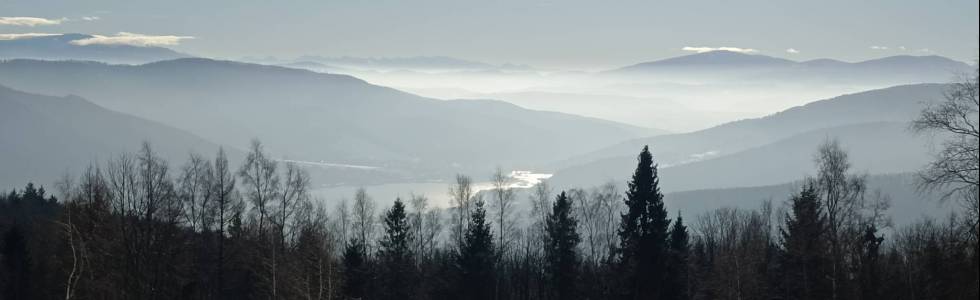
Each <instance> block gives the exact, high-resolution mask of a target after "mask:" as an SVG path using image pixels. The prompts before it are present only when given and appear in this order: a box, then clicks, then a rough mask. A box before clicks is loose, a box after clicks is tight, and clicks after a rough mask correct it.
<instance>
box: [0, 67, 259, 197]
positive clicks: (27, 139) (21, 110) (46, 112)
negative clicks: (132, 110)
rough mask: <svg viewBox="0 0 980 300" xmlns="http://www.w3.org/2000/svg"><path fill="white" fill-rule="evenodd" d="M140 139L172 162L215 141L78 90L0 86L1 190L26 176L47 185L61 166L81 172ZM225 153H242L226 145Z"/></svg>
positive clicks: (211, 149)
mask: <svg viewBox="0 0 980 300" xmlns="http://www.w3.org/2000/svg"><path fill="white" fill-rule="evenodd" d="M143 141H149V142H150V143H151V145H152V146H153V148H154V149H155V150H156V151H158V152H159V153H160V154H161V155H162V156H163V157H164V158H166V159H167V160H168V161H170V162H171V163H172V164H180V163H183V161H184V160H185V159H186V158H187V156H188V154H189V153H190V152H191V151H194V152H197V153H201V154H206V155H213V154H214V153H215V152H216V151H217V149H218V146H217V145H215V144H213V143H210V142H208V141H205V140H203V139H201V138H199V137H197V136H194V135H192V134H190V133H187V132H184V131H181V130H178V129H175V128H172V127H168V126H165V125H162V124H159V123H155V122H150V121H147V120H144V119H140V118H137V117H133V116H130V115H126V114H122V113H118V112H114V111H110V110H107V109H105V108H102V107H99V106H97V105H95V104H93V103H91V102H89V101H87V100H85V99H82V98H80V97H77V96H67V97H50V96H42V95H37V94H30V93H25V92H20V91H16V90H13V89H10V88H7V87H4V86H0V153H2V155H0V190H6V189H9V188H14V187H18V186H21V185H23V184H24V183H26V181H33V182H35V183H38V184H45V185H47V186H50V184H51V183H52V182H54V181H55V180H56V179H58V178H59V176H61V175H62V174H63V173H64V172H66V171H71V172H75V173H76V174H77V172H81V171H83V170H84V168H85V167H86V166H88V165H89V164H90V163H93V162H99V161H104V160H106V159H110V158H112V157H114V156H115V155H117V154H119V153H123V152H127V151H136V150H137V149H138V148H139V147H140V145H141V143H142V142H143ZM226 151H228V152H229V157H231V158H232V159H235V158H236V157H240V156H241V155H240V154H239V152H237V151H236V150H234V149H226Z"/></svg>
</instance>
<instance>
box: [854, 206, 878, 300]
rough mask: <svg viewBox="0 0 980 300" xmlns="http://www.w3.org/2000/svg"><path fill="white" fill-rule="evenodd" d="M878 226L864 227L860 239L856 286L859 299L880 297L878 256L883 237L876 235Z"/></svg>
mask: <svg viewBox="0 0 980 300" xmlns="http://www.w3.org/2000/svg"><path fill="white" fill-rule="evenodd" d="M877 233H878V228H877V227H876V226H875V225H874V224H872V225H871V226H868V228H866V229H865V231H864V235H863V237H862V239H861V248H862V249H861V257H860V260H859V261H858V263H859V266H858V287H859V288H860V290H861V293H860V296H861V299H880V298H881V288H880V286H881V283H880V282H881V281H880V275H879V274H880V273H881V272H880V270H881V268H880V267H879V262H878V260H879V256H880V248H881V242H882V241H884V238H882V237H880V236H878V235H877Z"/></svg>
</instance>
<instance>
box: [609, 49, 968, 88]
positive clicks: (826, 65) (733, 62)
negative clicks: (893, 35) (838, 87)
mask: <svg viewBox="0 0 980 300" xmlns="http://www.w3.org/2000/svg"><path fill="white" fill-rule="evenodd" d="M970 70H971V67H970V66H969V65H968V64H966V63H963V62H959V61H955V60H951V59H949V58H945V57H941V56H936V55H929V56H911V55H898V56H890V57H884V58H879V59H873V60H867V61H860V62H854V63H850V62H843V61H839V60H832V59H816V60H810V61H804V62H797V61H793V60H788V59H782V58H776V57H771V56H765V55H759V54H744V53H736V52H730V51H711V52H705V53H698V54H691V55H686V56H680V57H674V58H668V59H664V60H658V61H652V62H645V63H639V64H635V65H630V66H626V67H622V68H618V69H614V70H609V71H607V72H604V73H603V74H604V75H607V76H619V77H634V78H636V77H639V78H645V77H647V76H653V77H664V76H667V78H668V79H671V80H682V81H683V80H688V81H697V82H704V81H711V80H725V81H727V82H732V81H737V82H753V81H764V82H796V83H802V82H819V83H822V84H827V83H832V84H845V85H881V84H889V85H894V84H895V83H928V82H947V81H949V79H951V78H953V77H954V76H956V75H958V74H962V73H965V72H969V71H970Z"/></svg>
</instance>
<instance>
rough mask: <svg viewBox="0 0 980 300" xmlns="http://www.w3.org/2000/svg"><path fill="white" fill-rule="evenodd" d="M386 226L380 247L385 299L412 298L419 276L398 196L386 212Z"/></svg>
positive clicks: (406, 223) (403, 205) (406, 220)
mask: <svg viewBox="0 0 980 300" xmlns="http://www.w3.org/2000/svg"><path fill="white" fill-rule="evenodd" d="M384 227H385V235H384V237H383V238H382V239H381V242H380V246H381V248H380V249H379V250H378V258H379V260H380V263H381V267H382V269H381V270H382V274H381V275H382V284H383V285H382V287H383V292H382V296H383V298H384V299H413V298H415V294H414V292H413V288H414V287H415V286H416V285H415V282H414V281H415V279H416V278H415V275H414V274H413V273H414V268H415V265H414V264H413V262H412V257H413V256H412V250H411V248H410V245H409V243H410V241H411V228H410V227H409V224H408V215H407V214H406V213H405V204H404V203H402V201H401V199H395V204H394V205H393V206H392V207H391V209H390V210H388V212H386V213H385V219H384Z"/></svg>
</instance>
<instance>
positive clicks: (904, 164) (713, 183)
mask: <svg viewBox="0 0 980 300" xmlns="http://www.w3.org/2000/svg"><path fill="white" fill-rule="evenodd" d="M907 128H908V123H904V122H879V123H864V124H856V125H845V126H839V127H832V128H825V129H818V130H814V131H810V132H806V133H802V134H798V135H794V136H791V137H788V138H785V139H781V140H778V141H775V142H772V143H768V144H765V145H762V146H758V147H753V148H749V149H746V150H742V151H738V152H735V153H731V154H727V155H718V156H715V157H711V158H705V159H703V160H700V161H693V162H687V163H681V164H669V163H665V162H663V161H660V160H659V159H658V157H659V156H658V150H657V149H658V148H657V146H656V144H654V145H651V151H652V152H653V154H654V158H655V159H658V160H657V161H658V162H659V163H660V164H661V171H660V176H661V180H660V182H661V188H662V189H663V190H664V191H667V192H675V191H688V190H698V189H712V188H733V187H744V186H759V185H767V184H775V183H779V182H785V181H789V180H795V179H802V178H803V177H804V176H807V175H812V174H814V169H813V153H814V152H815V151H816V149H817V146H818V145H819V144H820V143H822V142H824V141H826V140H827V139H830V138H835V139H838V140H839V141H840V143H841V145H842V147H843V148H844V149H845V150H847V151H848V152H849V155H850V160H851V163H852V165H853V169H854V171H857V172H868V173H871V174H883V173H900V172H910V171H914V170H916V169H918V168H919V167H921V166H923V165H925V164H926V162H928V160H929V158H930V156H929V154H928V153H929V152H928V148H927V140H926V137H922V136H917V135H913V134H912V133H910V132H908V130H907ZM636 149H637V150H635V151H634V152H638V151H639V149H640V148H636ZM635 165H636V162H635V158H633V157H632V156H624V157H614V158H608V159H601V160H596V161H593V162H590V163H586V164H583V165H578V166H574V167H570V168H566V169H562V170H560V171H559V172H557V173H556V174H555V176H554V177H552V178H551V181H552V182H553V183H555V185H557V186H587V185H594V184H595V183H596V182H605V181H608V180H610V179H611V180H613V181H615V182H625V180H626V179H628V176H629V174H630V170H632V169H633V168H635V167H636V166H635Z"/></svg>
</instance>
